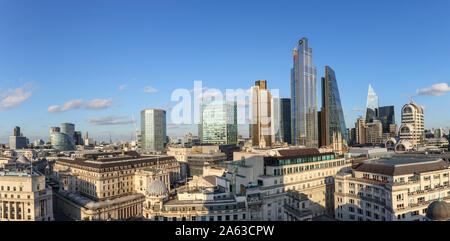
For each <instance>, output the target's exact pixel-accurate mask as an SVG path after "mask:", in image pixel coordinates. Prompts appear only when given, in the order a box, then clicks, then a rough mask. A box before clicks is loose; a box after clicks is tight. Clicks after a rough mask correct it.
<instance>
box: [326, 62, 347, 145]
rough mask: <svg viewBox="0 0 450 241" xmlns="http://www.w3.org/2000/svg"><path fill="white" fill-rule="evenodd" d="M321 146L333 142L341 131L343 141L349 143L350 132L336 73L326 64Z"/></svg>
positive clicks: (345, 143)
mask: <svg viewBox="0 0 450 241" xmlns="http://www.w3.org/2000/svg"><path fill="white" fill-rule="evenodd" d="M320 123H321V127H320V128H321V129H320V133H321V146H329V145H330V144H332V143H333V135H334V134H335V133H336V136H338V133H341V134H342V135H341V136H342V139H343V141H342V143H343V144H344V145H348V143H349V140H348V133H347V127H346V126H345V120H344V112H343V111H342V105H341V98H340V95H339V89H338V85H337V81H336V74H335V72H334V70H333V69H332V68H330V67H329V66H325V78H322V110H321V121H320Z"/></svg>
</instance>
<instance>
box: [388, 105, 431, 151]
mask: <svg viewBox="0 0 450 241" xmlns="http://www.w3.org/2000/svg"><path fill="white" fill-rule="evenodd" d="M399 136H400V141H399V142H398V143H397V145H396V146H395V150H396V151H408V150H411V149H417V148H418V147H419V145H420V144H422V143H423V142H424V139H425V129H424V115H423V109H422V107H420V106H419V105H418V104H416V103H414V102H412V101H411V102H410V103H408V104H406V105H404V106H403V108H402V124H401V126H400V133H399Z"/></svg>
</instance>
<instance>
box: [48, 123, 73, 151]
mask: <svg viewBox="0 0 450 241" xmlns="http://www.w3.org/2000/svg"><path fill="white" fill-rule="evenodd" d="M66 131H67V129H66ZM50 143H51V145H52V148H53V149H55V150H58V151H72V150H76V146H75V143H74V142H73V138H72V137H71V136H69V135H67V134H65V133H62V132H61V129H60V128H59V127H51V128H50Z"/></svg>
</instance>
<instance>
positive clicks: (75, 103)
mask: <svg viewBox="0 0 450 241" xmlns="http://www.w3.org/2000/svg"><path fill="white" fill-rule="evenodd" d="M82 106H83V100H82V99H79V100H69V101H68V102H67V103H65V104H64V105H63V106H59V105H53V106H50V107H48V109H47V111H48V112H65V111H68V110H73V109H79V108H81V107H82Z"/></svg>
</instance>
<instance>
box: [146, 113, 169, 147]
mask: <svg viewBox="0 0 450 241" xmlns="http://www.w3.org/2000/svg"><path fill="white" fill-rule="evenodd" d="M165 143H166V111H165V110H160V109H146V110H142V111H141V148H142V150H143V151H146V152H152V153H161V152H164V150H165Z"/></svg>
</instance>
